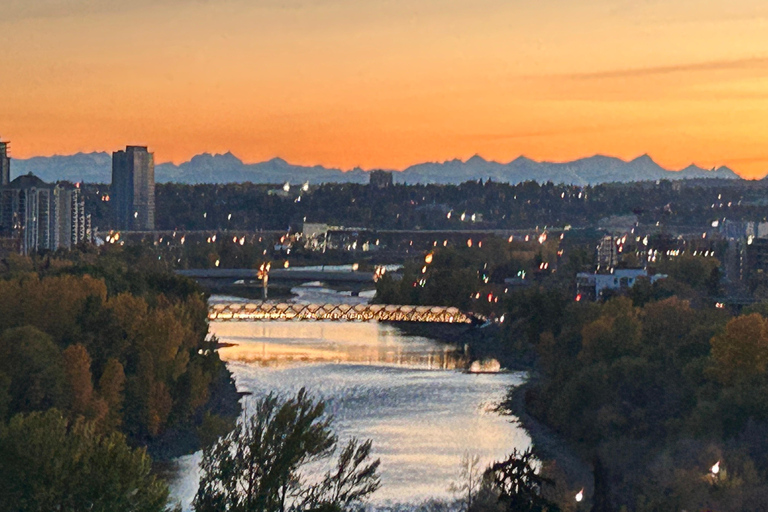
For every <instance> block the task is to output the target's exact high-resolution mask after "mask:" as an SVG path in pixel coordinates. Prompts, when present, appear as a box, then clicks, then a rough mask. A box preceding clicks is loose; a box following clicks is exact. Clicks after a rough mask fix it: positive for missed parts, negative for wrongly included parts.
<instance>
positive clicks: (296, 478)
mask: <svg viewBox="0 0 768 512" xmlns="http://www.w3.org/2000/svg"><path fill="white" fill-rule="evenodd" d="M336 447H337V438H336V436H335V435H334V434H333V431H332V430H331V420H330V418H328V417H327V416H326V415H325V403H324V402H323V401H316V400H314V399H313V398H312V397H310V396H309V395H308V393H307V392H306V391H305V390H304V389H302V390H301V391H299V393H298V394H297V395H296V396H295V397H291V398H287V399H283V398H280V397H278V396H277V395H274V394H269V395H268V396H266V397H265V398H262V399H261V400H259V401H258V402H257V404H256V407H255V412H254V414H253V416H251V417H250V418H248V419H246V420H244V421H242V422H241V423H239V424H238V425H237V427H236V428H235V429H234V430H233V431H232V432H231V433H230V434H229V435H227V436H226V437H223V438H221V439H219V441H218V442H217V443H216V444H214V445H213V446H211V447H209V448H206V449H205V450H204V451H203V461H202V462H201V465H200V466H201V470H202V476H201V477H200V487H199V489H198V492H197V495H196V496H195V500H194V503H193V505H194V508H195V510H196V511H197V512H218V511H222V510H227V511H228V512H276V511H281V512H283V511H286V510H296V511H299V510H315V511H316V510H323V511H331V510H344V509H345V508H347V507H348V506H349V505H352V504H354V503H358V502H360V501H362V500H363V499H365V498H366V497H368V496H369V495H370V494H372V493H373V492H374V491H375V490H376V489H378V487H379V476H378V473H377V471H378V467H379V460H378V459H377V460H375V461H373V462H370V453H371V442H370V441H366V442H364V443H362V444H360V443H359V442H358V441H357V440H355V439H353V440H351V441H350V442H349V443H348V444H347V445H346V447H345V448H344V449H342V450H341V453H340V455H339V458H338V461H337V463H336V464H335V466H334V468H333V469H331V470H329V471H328V472H327V473H326V474H325V475H324V477H319V478H314V479H311V480H313V481H314V483H313V482H310V481H305V479H304V472H303V470H304V471H306V470H307V466H308V465H310V464H312V463H317V462H319V461H322V460H327V459H328V458H330V457H331V456H332V455H333V453H334V451H335V450H336Z"/></svg>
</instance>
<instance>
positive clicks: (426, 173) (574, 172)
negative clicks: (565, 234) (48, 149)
mask: <svg viewBox="0 0 768 512" xmlns="http://www.w3.org/2000/svg"><path fill="white" fill-rule="evenodd" d="M29 172H31V173H33V174H36V175H37V176H39V177H40V178H42V179H43V180H45V181H56V180H69V181H85V182H90V183H109V182H110V181H111V176H112V167H111V157H110V155H109V154H108V153H89V154H85V153H78V154H76V155H71V156H52V157H35V158H30V159H28V160H19V159H14V160H13V161H12V163H11V174H12V176H14V177H15V176H19V175H22V174H27V173H29ZM489 178H490V179H492V180H493V181H499V182H507V183H513V184H514V183H520V182H523V181H538V182H542V183H543V182H547V181H551V182H553V183H567V184H573V185H595V184H599V183H610V182H632V181H654V180H661V179H668V180H679V179H693V178H721V179H740V178H739V176H738V175H737V174H736V173H734V172H733V171H732V170H731V169H729V168H727V167H720V168H718V169H714V170H707V169H702V168H701V167H697V166H695V165H690V166H688V167H686V168H685V169H683V170H680V171H672V170H668V169H664V168H663V167H661V166H660V165H659V164H657V163H656V162H654V161H653V159H651V157H649V156H648V155H643V156H641V157H638V158H636V159H634V160H631V161H629V162H627V161H624V160H621V159H619V158H615V157H609V156H602V155H595V156H592V157H589V158H582V159H579V160H574V161H572V162H564V163H553V162H536V161H535V160H531V159H529V158H526V157H523V156H521V157H518V158H516V159H515V160H513V161H511V162H509V163H506V164H504V163H499V162H493V161H488V160H485V159H483V158H482V157H480V156H473V157H472V158H470V159H469V160H467V161H461V160H458V159H457V160H449V161H445V162H428V163H422V164H417V165H413V166H411V167H408V168H407V169H405V170H404V171H402V172H395V176H394V179H395V182H396V183H409V184H416V183H441V184H450V183H462V182H465V181H468V180H477V179H489ZM155 179H156V181H157V182H159V183H166V182H176V183H192V184H194V183H242V182H247V181H250V182H252V183H284V182H286V181H289V182H291V183H304V182H307V181H308V182H310V183H311V184H319V183H367V182H368V172H367V171H364V170H363V169H360V168H356V169H353V170H351V171H346V172H345V171H342V170H341V169H334V168H330V169H329V168H326V167H323V166H319V165H318V166H314V167H304V166H299V165H292V164H290V163H288V162H286V161H285V160H283V159H281V158H273V159H272V160H269V161H266V162H260V163H256V164H245V163H243V162H242V161H241V160H240V159H239V158H237V157H236V156H235V155H233V154H232V153H226V154H223V155H211V154H209V153H203V154H201V155H197V156H194V157H193V158H192V159H191V160H190V161H189V162H184V163H183V164H180V165H175V164H172V163H165V164H159V165H157V166H156V169H155Z"/></svg>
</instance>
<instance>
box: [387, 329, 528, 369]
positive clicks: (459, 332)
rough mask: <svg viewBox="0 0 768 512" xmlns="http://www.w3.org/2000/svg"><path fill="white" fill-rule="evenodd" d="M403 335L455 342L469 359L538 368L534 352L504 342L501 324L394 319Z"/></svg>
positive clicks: (518, 367) (510, 366)
mask: <svg viewBox="0 0 768 512" xmlns="http://www.w3.org/2000/svg"><path fill="white" fill-rule="evenodd" d="M392 325H394V326H395V327H397V329H398V330H399V331H401V332H403V333H404V334H409V335H412V336H422V337H425V338H430V339H433V340H435V341H438V342H440V343H445V344H448V345H454V346H455V347H456V348H457V350H458V351H459V354H461V355H463V356H465V358H466V360H467V361H468V363H467V364H469V363H471V362H472V361H477V360H483V359H496V360H497V361H499V363H500V364H501V367H502V368H506V369H508V370H515V371H530V370H533V369H534V367H535V358H534V356H533V353H532V351H529V350H518V349H516V348H515V347H513V346H511V345H510V344H506V343H504V342H503V341H502V329H501V328H500V327H499V326H498V325H489V326H487V327H479V326H475V325H469V324H438V323H415V322H414V323H410V322H393V323H392Z"/></svg>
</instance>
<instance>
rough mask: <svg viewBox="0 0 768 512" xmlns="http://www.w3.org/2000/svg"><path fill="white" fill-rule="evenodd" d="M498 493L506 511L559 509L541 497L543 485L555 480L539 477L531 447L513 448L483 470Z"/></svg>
mask: <svg viewBox="0 0 768 512" xmlns="http://www.w3.org/2000/svg"><path fill="white" fill-rule="evenodd" d="M486 477H487V478H489V479H491V481H492V486H493V488H494V489H495V490H496V492H497V493H498V496H499V503H500V504H502V505H503V506H504V510H507V511H509V512H559V511H560V508H559V507H558V506H557V505H556V504H555V503H552V502H551V501H549V500H547V499H546V498H544V496H543V495H542V492H543V490H544V486H546V485H554V482H553V481H552V480H550V479H548V478H546V477H544V476H542V475H541V474H540V473H539V471H538V470H537V469H536V466H535V458H534V456H533V453H532V452H531V450H530V449H528V450H526V451H525V452H523V453H520V452H518V451H517V449H514V450H513V451H512V454H511V455H510V456H509V457H508V458H507V460H505V461H502V462H496V463H494V464H493V465H492V466H491V467H489V468H488V470H487V471H486Z"/></svg>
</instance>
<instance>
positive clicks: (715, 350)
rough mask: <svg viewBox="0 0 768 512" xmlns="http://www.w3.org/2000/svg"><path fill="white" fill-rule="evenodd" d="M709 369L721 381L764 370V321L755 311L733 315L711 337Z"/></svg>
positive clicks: (767, 347) (767, 359) (767, 325)
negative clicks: (742, 314) (736, 316)
mask: <svg viewBox="0 0 768 512" xmlns="http://www.w3.org/2000/svg"><path fill="white" fill-rule="evenodd" d="M711 344H712V360H713V362H714V367H713V368H712V371H713V373H714V374H715V376H716V377H717V379H718V380H719V381H720V382H721V383H723V384H732V383H733V382H734V381H735V380H738V379H739V378H748V377H751V376H754V375H760V374H764V373H765V371H766V364H768V322H766V320H765V319H764V318H763V317H762V316H761V315H760V314H758V313H753V314H751V315H746V316H740V317H738V318H734V319H733V320H731V321H730V322H728V324H727V325H726V326H725V331H724V332H722V333H719V334H717V335H716V336H714V337H713V338H712V341H711Z"/></svg>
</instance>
